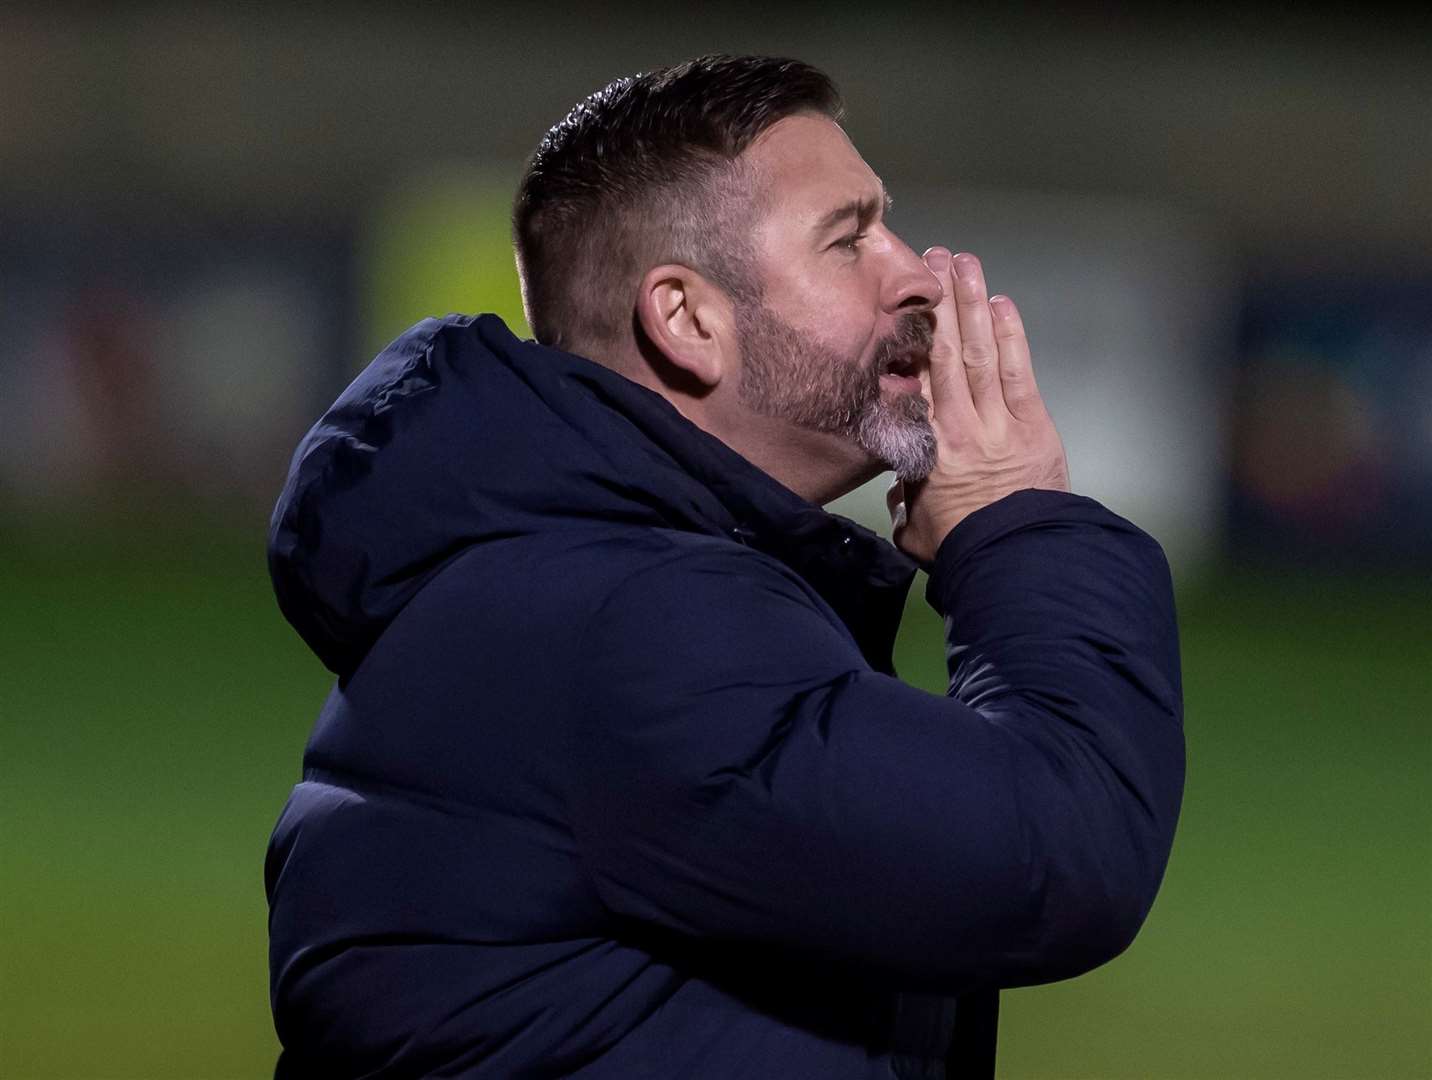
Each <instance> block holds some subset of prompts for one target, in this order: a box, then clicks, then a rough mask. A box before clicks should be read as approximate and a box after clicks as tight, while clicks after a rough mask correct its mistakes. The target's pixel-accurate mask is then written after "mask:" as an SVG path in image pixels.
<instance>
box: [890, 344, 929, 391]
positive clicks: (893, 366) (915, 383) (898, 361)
mask: <svg viewBox="0 0 1432 1080" xmlns="http://www.w3.org/2000/svg"><path fill="white" fill-rule="evenodd" d="M925 366H926V359H925V357H923V356H921V355H919V354H918V353H914V352H907V353H900V354H898V355H896V356H892V357H891V358H890V359H888V360H886V361H884V362H883V363H881V365H880V382H881V385H884V386H889V387H890V388H891V389H898V390H906V391H908V390H912V389H913V390H919V389H920V371H921V370H922V369H923V368H924V367H925Z"/></svg>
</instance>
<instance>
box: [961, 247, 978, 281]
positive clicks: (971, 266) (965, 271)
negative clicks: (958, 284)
mask: <svg viewBox="0 0 1432 1080" xmlns="http://www.w3.org/2000/svg"><path fill="white" fill-rule="evenodd" d="M977 266H979V260H978V259H976V258H975V257H974V256H973V255H971V254H970V253H969V252H967V251H962V252H960V253H959V254H958V255H956V256H955V273H956V275H958V277H959V279H960V280H961V281H974V279H975V268H976V267H977Z"/></svg>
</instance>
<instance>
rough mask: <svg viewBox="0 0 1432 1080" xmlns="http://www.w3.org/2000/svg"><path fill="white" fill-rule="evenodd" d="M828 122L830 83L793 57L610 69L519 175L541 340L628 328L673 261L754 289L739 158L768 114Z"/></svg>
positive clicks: (752, 207) (714, 58) (574, 344)
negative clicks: (663, 267)
mask: <svg viewBox="0 0 1432 1080" xmlns="http://www.w3.org/2000/svg"><path fill="white" fill-rule="evenodd" d="M797 113H815V114H818V115H822V116H827V117H829V118H830V119H832V120H836V121H839V120H840V119H841V116H842V115H843V108H842V105H841V101H840V95H839V93H838V91H837V90H836V88H835V85H834V84H833V83H832V82H831V80H830V79H829V77H827V76H826V75H825V74H824V73H823V72H821V71H818V70H817V69H816V68H813V67H811V66H810V65H809V64H803V63H801V62H800V61H798V60H786V59H779V58H774V57H764V56H724V55H711V56H702V57H698V58H697V59H695V60H688V61H687V62H685V63H683V64H678V65H676V66H674V67H667V68H661V69H659V70H656V71H650V72H646V73H644V74H641V75H634V76H629V77H624V78H620V79H617V80H615V81H614V82H612V83H610V84H608V85H607V86H605V87H603V88H602V89H601V90H598V91H597V92H596V93H594V94H592V95H591V96H590V97H588V98H586V99H585V100H583V101H581V102H579V103H578V104H577V106H576V107H575V108H573V109H572V111H571V112H569V113H568V114H567V116H566V117H565V118H564V119H563V120H562V121H561V122H560V123H558V124H556V125H555V126H553V127H552V128H551V130H549V131H548V132H547V134H546V135H545V136H544V137H543V139H542V142H541V143H540V144H539V145H538V147H537V149H536V151H535V152H534V153H533V155H532V158H531V160H530V161H529V162H528V165H527V171H526V172H525V174H524V175H523V177H522V183H521V184H520V185H519V186H518V189H517V197H516V200H515V202H514V205H513V213H512V239H513V246H514V247H515V249H516V255H517V272H518V276H519V278H520V279H521V282H522V303H523V308H524V310H525V311H526V314H527V322H528V324H529V325H530V326H531V327H532V333H533V334H534V335H535V336H536V338H537V340H538V341H540V342H542V343H543V344H544V345H552V346H555V347H557V348H563V349H568V350H570V351H580V350H601V349H602V348H603V347H607V346H611V345H614V344H615V343H617V342H619V341H620V340H621V339H622V337H623V335H624V334H626V333H627V332H629V331H630V330H631V327H632V321H633V318H634V312H635V308H636V295H637V286H638V284H639V283H640V281H641V278H642V276H643V275H644V274H645V273H646V271H647V270H649V269H650V268H651V267H653V266H658V265H660V264H662V263H666V262H671V263H680V264H682V265H684V266H689V267H690V268H691V269H693V270H696V271H697V272H699V273H701V274H703V275H705V276H706V277H708V278H710V279H711V280H712V281H714V282H715V283H716V284H718V285H719V286H721V287H722V288H723V289H725V290H726V291H727V292H728V293H729V294H731V296H732V297H733V298H734V299H736V300H737V301H738V302H742V303H751V302H753V301H754V300H756V299H758V298H759V296H760V293H761V290H760V281H759V277H758V275H757V273H756V271H755V267H754V253H753V240H752V227H753V225H754V223H755V222H756V220H757V219H758V216H759V212H760V191H761V186H760V183H759V178H758V177H756V176H755V175H754V170H752V169H751V168H750V166H749V165H747V164H746V163H744V162H741V161H738V160H737V158H738V157H739V156H740V154H741V153H742V151H744V150H745V149H746V148H747V147H748V146H750V144H751V143H752V142H753V141H754V140H755V138H756V137H757V136H758V135H760V133H761V132H763V131H765V130H766V128H768V127H770V126H771V125H772V124H774V123H775V122H776V121H778V120H781V119H783V118H785V117H787V116H792V115H795V114H797Z"/></svg>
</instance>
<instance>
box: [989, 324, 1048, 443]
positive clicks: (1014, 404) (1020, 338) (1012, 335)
mask: <svg viewBox="0 0 1432 1080" xmlns="http://www.w3.org/2000/svg"><path fill="white" fill-rule="evenodd" d="M989 306H990V311H991V313H992V314H993V315H994V336H995V340H996V341H997V342H998V343H999V380H1000V386H1001V387H1002V389H1003V392H1004V404H1005V407H1006V408H1007V409H1009V412H1010V415H1011V416H1013V417H1015V418H1016V419H1018V420H1033V419H1036V418H1037V417H1039V416H1040V415H1042V414H1043V412H1044V401H1043V400H1042V399H1041V398H1040V396H1039V386H1038V384H1036V383H1035V381H1034V362H1033V361H1032V360H1031V359H1030V355H1029V338H1028V336H1027V335H1026V334H1025V332H1024V320H1023V319H1021V318H1020V317H1019V309H1018V308H1017V307H1015V306H1014V301H1013V300H1011V299H1010V298H1009V297H1007V296H991V297H990V298H989Z"/></svg>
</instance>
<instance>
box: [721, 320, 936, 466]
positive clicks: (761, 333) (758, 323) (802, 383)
mask: <svg viewBox="0 0 1432 1080" xmlns="http://www.w3.org/2000/svg"><path fill="white" fill-rule="evenodd" d="M736 330H737V334H738V337H739V339H740V344H741V378H740V383H739V387H738V389H739V392H740V395H741V400H742V401H743V403H744V404H746V405H747V406H748V407H749V408H751V409H752V410H754V411H756V412H758V413H760V414H761V415H763V416H770V417H774V418H777V419H782V420H786V421H789V422H790V423H793V424H796V425H799V426H800V427H804V428H808V429H810V430H812V431H820V432H824V433H828V434H832V435H842V436H845V437H847V438H850V439H852V440H853V441H854V442H855V443H856V444H857V445H858V446H860V447H861V448H862V449H864V450H865V451H866V452H867V453H869V454H870V455H871V456H872V457H873V458H875V459H876V460H877V461H879V462H881V463H882V464H884V465H885V466H886V467H887V468H890V469H892V470H894V472H895V474H896V476H898V477H899V478H900V479H901V480H906V481H916V480H923V479H924V478H925V477H926V476H928V475H929V474H930V472H931V470H932V469H934V467H935V451H936V443H935V432H934V428H933V427H931V425H930V404H929V402H928V401H926V400H925V397H924V395H923V394H919V393H898V394H894V395H891V396H888V397H887V396H886V395H885V394H884V393H882V391H881V386H880V376H881V374H882V373H883V372H885V371H888V370H889V365H890V363H891V361H893V360H897V359H899V358H901V357H914V358H916V362H917V363H923V364H927V363H928V360H929V355H930V344H931V341H932V339H933V330H934V328H933V325H932V322H931V320H930V318H929V317H928V316H927V315H924V314H918V315H917V314H911V315H907V316H905V318H904V319H903V320H902V321H901V323H900V324H899V326H898V327H897V329H896V330H895V332H894V333H892V334H890V335H888V336H887V337H886V338H884V339H883V340H882V341H881V342H880V343H879V344H878V345H877V346H876V349H875V356H874V360H873V362H872V363H871V364H870V366H869V367H862V366H861V364H860V361H859V358H857V357H848V356H843V355H841V354H840V353H839V352H838V351H836V350H834V349H831V348H828V347H827V346H825V345H824V344H823V343H821V342H819V341H816V340H813V339H812V337H811V335H808V334H803V333H801V332H800V331H798V330H797V329H796V328H795V327H793V326H791V325H790V324H789V323H787V322H785V321H784V320H783V319H781V318H779V317H778V316H777V315H775V314H774V313H773V312H771V311H770V310H769V309H768V308H766V307H765V305H764V304H762V303H760V302H759V301H756V302H750V301H747V302H744V303H738V305H737V309H736Z"/></svg>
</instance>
